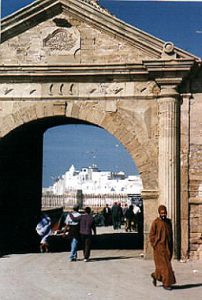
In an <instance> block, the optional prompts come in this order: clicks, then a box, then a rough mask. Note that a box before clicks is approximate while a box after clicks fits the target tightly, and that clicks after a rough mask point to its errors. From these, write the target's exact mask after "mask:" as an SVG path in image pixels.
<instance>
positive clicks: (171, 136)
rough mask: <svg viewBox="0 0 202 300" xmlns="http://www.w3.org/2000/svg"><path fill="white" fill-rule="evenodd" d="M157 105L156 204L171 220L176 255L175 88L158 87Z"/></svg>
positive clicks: (177, 122) (177, 133) (177, 181)
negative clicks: (159, 91)
mask: <svg viewBox="0 0 202 300" xmlns="http://www.w3.org/2000/svg"><path fill="white" fill-rule="evenodd" d="M158 103H159V204H164V205H166V207H167V209H168V217H169V218H171V219H172V223H173V233H174V251H175V255H176V256H178V248H179V247H178V245H179V241H180V234H179V233H180V228H178V226H179V225H178V224H179V216H178V214H179V208H178V206H179V205H178V201H179V200H178V199H179V198H180V197H179V196H180V195H179V186H180V183H179V179H180V178H179V122H180V114H179V94H178V93H177V92H176V89H175V86H174V85H171V84H169V85H168V84H166V85H164V84H161V94H160V96H159V99H158Z"/></svg>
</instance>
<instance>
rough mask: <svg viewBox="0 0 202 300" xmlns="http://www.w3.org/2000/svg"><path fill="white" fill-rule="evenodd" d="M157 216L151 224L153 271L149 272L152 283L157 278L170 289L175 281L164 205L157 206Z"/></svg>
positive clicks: (170, 227)
mask: <svg viewBox="0 0 202 300" xmlns="http://www.w3.org/2000/svg"><path fill="white" fill-rule="evenodd" d="M158 212H159V217H158V218H156V219H155V220H154V221H153V222H152V225H151V229H150V233H149V240H150V243H151V246H152V247H153V251H154V263H155V272H153V273H152V274H151V277H152V282H153V285H154V286H156V284H157V280H158V281H161V282H162V283H163V288H164V289H166V290H172V287H171V285H172V284H174V283H176V279H175V275H174V272H173V270H172V265H171V259H172V255H173V232H172V223H171V220H170V219H168V218H167V209H166V207H165V206H164V205H160V206H159V208H158Z"/></svg>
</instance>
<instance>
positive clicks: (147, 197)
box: [141, 190, 159, 258]
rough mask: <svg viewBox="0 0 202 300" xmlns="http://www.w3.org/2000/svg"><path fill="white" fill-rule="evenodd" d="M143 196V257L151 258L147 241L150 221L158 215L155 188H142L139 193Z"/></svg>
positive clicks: (150, 249) (151, 253)
mask: <svg viewBox="0 0 202 300" xmlns="http://www.w3.org/2000/svg"><path fill="white" fill-rule="evenodd" d="M141 196H142V198H143V209H144V255H145V258H151V257H152V255H153V250H152V247H151V245H150V243H149V232H150V227H151V223H152V222H153V220H154V219H156V217H157V216H158V212H157V206H158V196H159V194H158V191H156V190H143V191H142V193H141Z"/></svg>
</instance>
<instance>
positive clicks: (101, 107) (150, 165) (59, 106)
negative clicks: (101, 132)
mask: <svg viewBox="0 0 202 300" xmlns="http://www.w3.org/2000/svg"><path fill="white" fill-rule="evenodd" d="M124 105H125V104H124V103H118V104H117V101H116V100H114V101H111V103H110V105H109V103H107V102H102V103H100V102H99V101H89V102H82V101H71V102H68V101H65V102H58V101H54V102H53V101H50V102H48V101H46V102H44V103H35V104H32V105H31V106H27V104H26V105H24V104H21V105H19V106H17V107H18V109H16V110H14V111H13V113H11V114H10V115H7V116H6V120H13V122H9V127H8V126H7V125H6V126H5V127H2V141H4V139H6V138H7V136H8V135H12V133H13V134H14V135H16V136H18V133H16V134H15V132H18V130H19V128H20V130H22V133H21V139H22V141H21V145H22V144H23V134H24V139H25V140H24V143H25V144H26V143H27V141H30V138H29V137H28V135H29V132H30V130H31V132H32V131H33V133H32V136H31V140H32V139H33V137H34V136H37V140H36V139H34V143H35V144H37V149H38V150H37V153H38V156H35V158H34V161H33V158H29V159H28V160H29V164H30V166H34V165H35V166H38V167H37V173H38V176H39V177H38V178H37V176H36V177H35V179H34V180H35V181H38V182H36V183H34V182H32V184H28V182H27V183H26V184H25V185H26V186H28V187H29V188H30V187H31V186H32V188H33V189H35V190H37V191H38V192H37V193H36V194H35V197H36V198H38V201H36V205H37V207H35V208H34V206H35V205H34V204H33V205H31V204H29V205H31V206H33V208H32V209H33V211H34V214H36V213H37V209H39V198H40V192H39V191H40V188H41V175H40V169H41V168H42V166H39V165H40V164H41V155H42V135H43V132H44V130H45V129H47V128H49V127H51V126H52V125H53V123H54V124H61V123H64V124H65V122H66V120H71V119H74V120H78V121H80V122H87V123H90V124H94V125H98V126H100V127H102V128H104V129H106V130H107V131H108V132H109V133H111V134H112V135H114V136H115V137H116V138H117V139H118V140H119V141H120V142H121V143H122V144H123V145H124V147H125V148H126V149H127V150H128V152H129V154H130V155H131V156H132V158H133V159H134V161H135V163H136V165H137V167H138V169H139V172H140V174H141V178H142V181H143V186H144V191H143V194H144V197H145V194H146V192H147V191H148V192H149V193H150V194H151V193H152V192H153V194H155V193H156V195H155V201H157V197H156V196H157V176H154V174H155V173H156V174H157V173H158V170H157V163H155V164H154V162H155V161H157V151H156V146H155V143H156V140H155V139H153V140H152V139H151V136H149V134H148V131H147V130H146V125H145V121H144V118H141V114H142V113H143V112H144V113H145V114H146V115H147V118H148V114H149V113H150V114H151V111H150V110H151V109H152V110H153V115H151V116H150V118H151V119H153V121H152V122H153V123H154V124H156V123H157V114H156V113H154V111H156V105H154V107H153V108H151V104H145V103H142V105H139V108H137V105H136V119H137V120H135V118H134V112H133V113H132V114H131V113H130V110H129V111H127V109H125V112H124V111H123V109H124ZM26 106H27V107H26ZM132 106H133V104H132V103H131V108H132ZM152 106H153V105H152ZM19 107H20V109H19ZM138 110H139V112H138ZM140 111H141V113H140ZM92 112H93V113H92ZM56 119H57V121H54V120H56ZM4 124H6V122H4ZM27 126H28V127H29V129H28V133H26V130H24V132H25V133H23V128H26V127H27ZM35 128H36V129H35ZM143 130H144V131H145V134H143ZM7 132H8V134H6V133H7ZM140 133H141V134H140ZM4 135H5V137H4ZM28 144H29V143H28ZM11 145H12V143H11ZM32 146H33V144H32V143H31V144H30V145H29V146H27V147H28V148H29V147H32ZM17 147H20V146H17ZM23 148H24V146H23ZM23 148H22V149H18V151H22V153H23V156H25V157H26V156H27V155H30V150H28V148H25V151H27V152H28V154H27V153H24V152H23V151H24V150H23ZM3 155H4V153H1V157H2V156H3ZM10 155H11V156H12V155H13V152H11V153H10ZM22 163H23V161H22ZM155 166H156V169H155ZM18 167H19V166H18ZM33 168H35V167H33ZM33 172H34V173H35V172H36V169H35V170H33ZM3 175H4V174H1V176H3ZM11 175H12V176H13V173H11ZM12 176H11V177H12ZM15 176H16V174H15ZM23 176H25V177H29V175H28V174H24V175H21V179H20V181H19V182H18V178H17V177H15V180H16V183H17V184H16V185H15V186H18V185H22V180H23ZM32 180H33V179H31V181H32ZM25 182H26V181H25ZM34 186H35V188H34ZM2 193H3V194H4V192H3V191H2ZM27 193H28V194H29V192H28V191H27ZM27 193H25V195H24V196H23V193H22V195H21V197H22V199H21V201H22V203H26V199H25V198H24V199H23V197H26V195H27ZM12 196H13V194H12ZM8 198H9V197H8ZM16 198H19V195H18V196H17V193H16ZM28 198H29V197H28ZM145 198H146V197H145ZM31 199H33V197H32V196H31V197H30V202H33V201H34V200H31ZM154 206H156V203H155V205H154ZM9 207H10V206H9ZM10 208H11V207H10ZM21 208H22V207H21ZM150 210H151V204H150V205H149V207H148V208H147V206H145V209H144V213H145V215H147V214H148V216H149V215H151V213H150ZM30 213H31V212H30ZM4 216H5V214H4ZM148 216H147V217H146V218H145V220H146V221H145V228H148V227H149V222H150V220H149V217H148ZM30 217H31V216H30ZM22 218H24V216H22ZM32 219H33V216H32ZM25 223H26V222H25ZM26 226H27V225H26ZM21 230H22V228H21ZM145 245H147V243H146V236H145Z"/></svg>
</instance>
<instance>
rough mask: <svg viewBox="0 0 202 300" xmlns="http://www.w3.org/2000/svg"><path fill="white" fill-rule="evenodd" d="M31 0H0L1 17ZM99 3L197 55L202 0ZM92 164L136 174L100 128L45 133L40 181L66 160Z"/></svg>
mask: <svg viewBox="0 0 202 300" xmlns="http://www.w3.org/2000/svg"><path fill="white" fill-rule="evenodd" d="M31 2H33V1H31V0H2V16H3V17H4V16H6V15H8V14H10V13H12V12H13V11H15V10H17V9H19V8H21V7H23V6H25V5H27V4H29V3H31ZM100 3H101V5H102V6H104V7H106V8H107V9H108V10H109V11H110V12H112V13H113V14H114V15H115V16H116V17H118V18H119V19H121V20H123V21H124V22H126V23H129V24H131V25H133V26H135V27H138V28H139V29H141V30H143V31H146V32H148V33H150V34H152V35H154V36H156V37H158V38H160V39H162V40H164V41H172V42H173V43H174V44H175V45H176V46H177V47H180V48H183V49H184V50H186V51H188V52H191V53H193V54H195V55H196V56H199V57H202V2H200V1H195V2H190V1H183V2H182V1H180V2H179V1H178V2H176V1H169V2H168V1H133V0H131V1H130V0H128V1H115V0H113V1H111V0H100ZM69 141H71V142H69ZM93 163H96V164H97V165H98V166H99V167H100V168H101V169H103V170H107V169H109V170H114V171H118V170H123V171H125V172H126V173H127V174H135V173H137V170H136V167H135V164H134V162H133V161H132V159H131V157H130V156H129V155H128V153H127V151H126V150H125V149H124V147H123V146H122V145H121V144H120V143H119V142H118V141H117V140H116V139H115V138H114V137H113V136H111V135H109V134H108V133H107V132H106V131H105V130H103V129H99V128H96V127H93V126H90V127H89V126H84V125H67V126H60V127H55V128H52V129H51V130H48V131H47V132H46V134H45V136H44V162H43V186H48V185H50V184H52V182H53V178H56V177H57V176H60V175H61V174H63V173H64V172H65V170H67V168H69V167H70V165H71V164H74V165H75V167H76V168H78V169H80V168H81V167H83V166H88V165H91V164H93Z"/></svg>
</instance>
